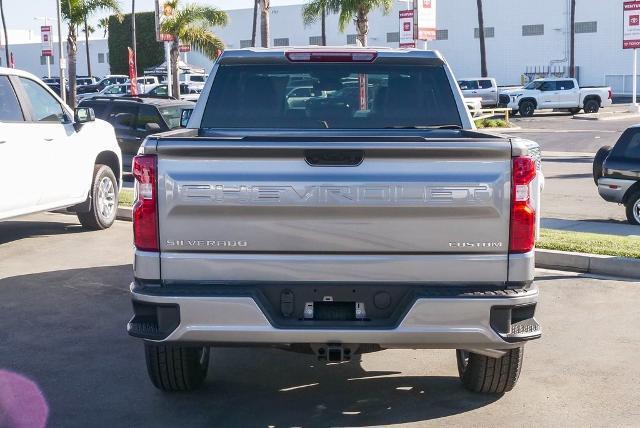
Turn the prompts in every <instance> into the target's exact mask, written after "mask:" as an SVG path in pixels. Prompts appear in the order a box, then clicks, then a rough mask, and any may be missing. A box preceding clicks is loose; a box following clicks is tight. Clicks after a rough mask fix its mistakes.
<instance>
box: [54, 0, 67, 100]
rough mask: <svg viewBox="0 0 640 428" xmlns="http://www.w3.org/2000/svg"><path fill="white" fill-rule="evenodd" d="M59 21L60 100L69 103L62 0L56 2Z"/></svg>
mask: <svg viewBox="0 0 640 428" xmlns="http://www.w3.org/2000/svg"><path fill="white" fill-rule="evenodd" d="M56 9H57V19H58V53H59V55H60V58H59V61H58V64H59V66H60V98H62V101H64V102H67V85H66V83H65V78H64V69H65V68H66V64H65V60H64V53H63V51H62V9H61V8H60V0H56Z"/></svg>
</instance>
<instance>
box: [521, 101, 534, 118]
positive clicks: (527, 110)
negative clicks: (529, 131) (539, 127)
mask: <svg viewBox="0 0 640 428" xmlns="http://www.w3.org/2000/svg"><path fill="white" fill-rule="evenodd" d="M518 111H519V112H520V116H522V117H531V116H533V114H534V113H535V111H536V105H535V104H534V103H533V101H522V102H521V103H520V109H519V110H518Z"/></svg>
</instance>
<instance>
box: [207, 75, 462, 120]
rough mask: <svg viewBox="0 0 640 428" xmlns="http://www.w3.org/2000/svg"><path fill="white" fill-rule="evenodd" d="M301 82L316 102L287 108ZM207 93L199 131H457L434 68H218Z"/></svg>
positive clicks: (453, 109)
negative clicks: (450, 128)
mask: <svg viewBox="0 0 640 428" xmlns="http://www.w3.org/2000/svg"><path fill="white" fill-rule="evenodd" d="M301 81H304V82H310V83H309V86H312V87H313V88H314V90H315V91H316V96H312V97H311V98H309V99H308V100H306V101H305V102H304V104H303V105H302V106H292V105H290V103H288V102H287V94H289V92H291V90H293V89H295V88H296V86H298V85H299V84H296V83H298V82H301ZM292 83H294V84H293V85H292ZM211 94H212V95H211V96H210V97H209V99H208V100H207V104H206V107H205V111H204V116H203V119H202V126H203V127H204V128H247V129H256V128H268V129H273V128H284V129H300V128H303V129H327V128H341V129H380V128H392V127H403V126H437V125H458V126H459V125H460V124H461V121H460V114H459V113H458V109H457V106H456V104H455V98H454V96H453V93H452V92H451V86H450V85H449V81H448V79H447V75H446V73H445V71H444V68H443V67H441V66H423V65H420V66H414V65H395V64H359V63H340V64H335V63H334V64H326V63H304V64H295V65H289V64H287V65H275V64H274V65H260V66H257V65H221V66H220V68H219V69H218V72H217V74H216V78H215V80H214V82H213V88H212V89H211Z"/></svg>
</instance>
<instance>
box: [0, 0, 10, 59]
mask: <svg viewBox="0 0 640 428" xmlns="http://www.w3.org/2000/svg"><path fill="white" fill-rule="evenodd" d="M0 12H1V13H2V16H0V18H2V28H3V29H4V54H5V56H6V58H7V63H6V65H5V67H9V62H10V61H9V37H8V34H7V21H6V20H5V19H4V7H3V4H2V0H0Z"/></svg>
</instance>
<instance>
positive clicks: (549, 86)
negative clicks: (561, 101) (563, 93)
mask: <svg viewBox="0 0 640 428" xmlns="http://www.w3.org/2000/svg"><path fill="white" fill-rule="evenodd" d="M540 90H541V91H555V90H556V82H555V81H550V82H542V85H541V86H540Z"/></svg>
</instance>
